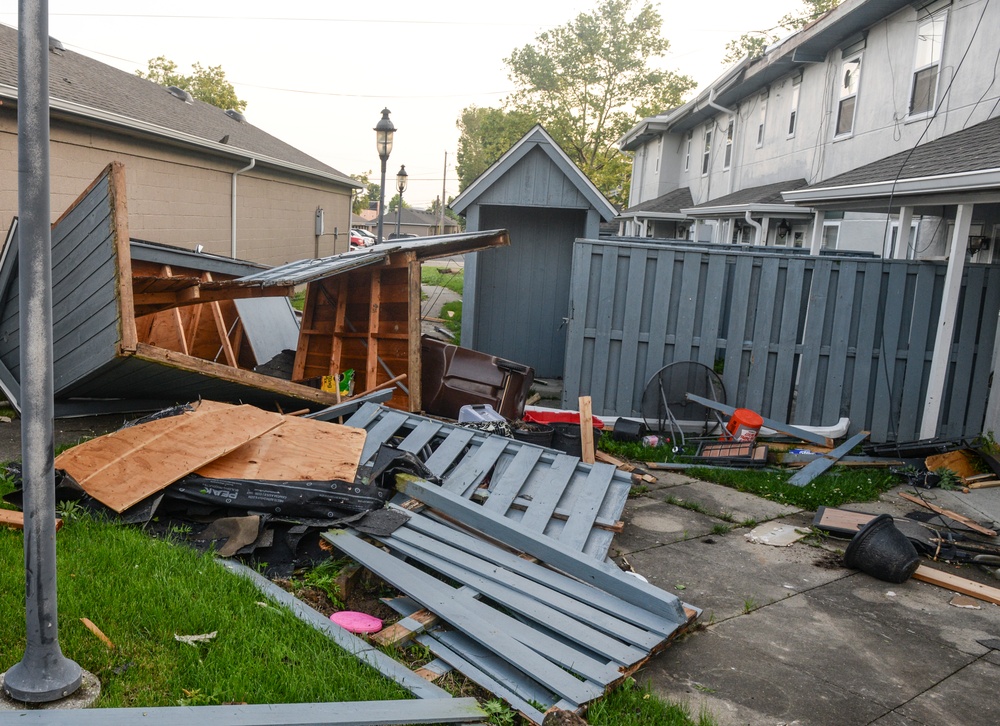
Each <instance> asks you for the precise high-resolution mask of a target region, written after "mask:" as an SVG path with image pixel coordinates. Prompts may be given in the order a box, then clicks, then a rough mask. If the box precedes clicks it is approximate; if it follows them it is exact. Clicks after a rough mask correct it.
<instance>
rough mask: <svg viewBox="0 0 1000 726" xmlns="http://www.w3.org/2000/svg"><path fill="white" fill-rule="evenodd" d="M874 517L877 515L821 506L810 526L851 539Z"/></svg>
mask: <svg viewBox="0 0 1000 726" xmlns="http://www.w3.org/2000/svg"><path fill="white" fill-rule="evenodd" d="M876 516H878V515H875V514H868V513H867V512H853V511H851V510H849V509H837V508H835V507H822V506H821V507H820V508H819V509H817V510H816V516H815V517H813V521H812V525H813V527H816V528H817V529H821V530H823V531H824V532H831V533H834V534H843V535H847V536H848V537H853V536H854V535H855V534H857V532H858V530H859V529H861V528H862V527H864V526H865V525H866V524H868V523H869V522H870V521H872V520H873V519H875V517H876Z"/></svg>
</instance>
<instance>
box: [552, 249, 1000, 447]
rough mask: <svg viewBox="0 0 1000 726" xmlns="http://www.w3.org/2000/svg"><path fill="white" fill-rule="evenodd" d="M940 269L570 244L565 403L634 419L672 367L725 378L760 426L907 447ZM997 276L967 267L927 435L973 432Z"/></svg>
mask: <svg viewBox="0 0 1000 726" xmlns="http://www.w3.org/2000/svg"><path fill="white" fill-rule="evenodd" d="M945 271H946V264H945V263H943V262H934V261H925V260H921V261H908V260H886V259H832V258H827V257H811V256H810V257H805V256H795V255H778V254H762V253H758V252H749V251H747V252H744V251H740V252H734V251H733V250H732V248H731V247H730V246H729V245H725V246H721V247H720V249H713V250H706V249H701V248H691V247H680V246H670V245H662V244H639V243H627V242H610V241H606V240H602V241H596V240H578V241H577V242H576V244H575V245H574V253H573V275H572V283H571V284H572V290H571V302H570V305H571V307H570V311H571V312H570V321H569V325H568V328H567V333H566V370H565V375H564V378H563V397H564V398H563V400H564V401H565V402H567V403H569V402H574V403H575V402H576V400H577V399H578V397H579V396H581V395H588V396H590V397H591V399H592V400H593V407H594V413H596V414H599V415H609V416H610V415H617V416H635V415H639V413H640V404H641V400H642V393H643V389H644V388H645V386H646V382H647V381H648V380H649V379H650V377H651V376H652V375H653V374H654V373H655V372H656V371H658V370H659V369H660V368H661V367H663V366H664V365H667V364H669V363H672V362H675V361H697V362H699V363H702V364H704V365H706V366H708V367H709V368H715V369H716V370H719V369H721V371H722V380H723V383H724V384H725V387H726V391H727V394H728V401H727V403H730V404H732V405H734V406H736V407H738V408H749V409H751V410H753V411H756V412H757V413H759V414H761V415H762V416H766V417H770V418H772V419H775V420H778V421H787V422H788V423H791V424H797V425H811V426H822V425H826V424H829V423H830V422H831V421H837V420H838V419H840V418H841V417H843V416H848V417H849V418H850V420H851V429H850V433H851V434H855V433H857V432H858V431H861V430H866V431H871V439H872V441H874V442H877V443H881V442H884V441H887V440H897V441H913V440H914V439H917V438H919V437H920V412H921V411H922V410H923V403H924V399H925V397H926V390H927V379H928V375H929V371H930V365H931V358H932V355H933V347H934V334H933V333H934V326H935V321H936V320H937V318H938V311H939V310H940V307H941V295H942V291H943V290H944V275H945ZM998 311H1000V266H997V265H966V267H965V272H964V274H963V277H962V293H961V298H960V302H959V310H958V313H957V315H956V318H955V320H956V323H955V331H954V339H953V342H952V345H951V346H950V348H949V352H950V356H949V361H950V363H949V372H948V377H947V381H946V388H945V393H944V399H943V406H942V409H941V419H940V424H939V428H938V432H937V435H938V436H948V437H956V436H973V435H976V434H979V433H980V431H981V430H982V424H983V418H984V415H985V410H986V401H987V398H988V391H989V380H990V375H991V370H992V357H993V345H994V339H995V337H996V319H997V312H998Z"/></svg>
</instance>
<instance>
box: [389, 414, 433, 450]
mask: <svg viewBox="0 0 1000 726" xmlns="http://www.w3.org/2000/svg"><path fill="white" fill-rule="evenodd" d="M440 430H441V424H440V423H438V422H437V421H421V422H420V423H419V424H417V426H416V428H414V429H413V431H411V432H410V433H409V434H407V436H406V438H405V439H403V440H402V441H401V442H400V443H399V446H397V447H396V448H398V449H399V450H400V451H407V452H409V453H411V454H417V453H419V452H420V451H421V450H422V449H423V448H424V447H425V446H427V444H429V443H430V442H431V439H433V438H434V437H435V436H436V435H437V433H438V432H439V431H440Z"/></svg>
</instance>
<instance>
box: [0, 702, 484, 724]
mask: <svg viewBox="0 0 1000 726" xmlns="http://www.w3.org/2000/svg"><path fill="white" fill-rule="evenodd" d="M56 714H58V716H57V715H56ZM8 719H9V720H10V722H11V723H13V719H17V723H19V724H36V723H42V724H50V723H59V724H60V725H61V726H119V725H120V726H134V725H135V724H140V723H141V724H148V725H149V726H177V724H186V725H190V726H199V725H200V724H205V725H206V726H313V725H314V724H315V726H383V725H384V726H391V725H395V724H437V723H482V722H483V721H485V720H486V713H485V712H484V711H483V710H482V709H481V708H480V707H479V704H478V703H476V699H474V698H454V699H437V700H434V701H413V700H403V701H353V702H345V703H282V704H255V705H242V706H171V707H164V708H93V709H81V710H73V709H63V710H59V711H53V710H51V709H34V710H31V711H8V712H4V713H3V715H0V721H3V722H7V721H8Z"/></svg>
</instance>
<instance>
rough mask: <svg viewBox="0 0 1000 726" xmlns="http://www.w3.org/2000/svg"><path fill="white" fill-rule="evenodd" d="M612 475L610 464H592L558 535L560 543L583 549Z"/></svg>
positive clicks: (612, 469)
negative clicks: (582, 488)
mask: <svg viewBox="0 0 1000 726" xmlns="http://www.w3.org/2000/svg"><path fill="white" fill-rule="evenodd" d="M614 475H615V467H613V466H611V465H610V464H594V466H593V468H592V469H591V470H590V475H589V476H588V477H587V482H586V485H585V487H584V490H583V491H582V492H581V493H580V496H578V497H577V498H576V502H575V504H574V505H573V510H572V512H571V513H570V515H569V519H567V520H566V525H565V526H564V527H563V529H562V532H560V533H559V541H560V542H562V543H563V544H566V545H569V546H570V547H574V548H575V549H578V550H582V549H583V547H584V545H585V544H586V543H587V537H589V536H590V532H591V530H593V528H594V522H595V520H596V519H597V513H598V511H600V508H601V504H603V503H604V497H605V496H606V495H607V493H608V487H609V486H611V482H612V481H613V478H614ZM553 513H554V512H553Z"/></svg>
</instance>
